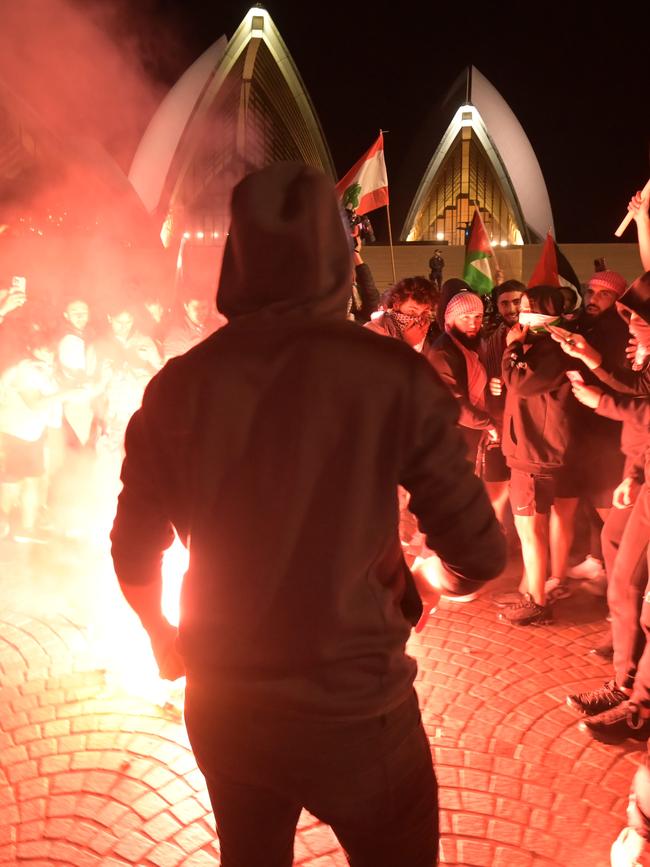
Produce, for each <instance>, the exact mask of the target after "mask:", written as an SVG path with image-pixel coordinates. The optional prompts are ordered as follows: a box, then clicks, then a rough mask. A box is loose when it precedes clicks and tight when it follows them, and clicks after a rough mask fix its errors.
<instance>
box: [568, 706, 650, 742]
mask: <svg viewBox="0 0 650 867" xmlns="http://www.w3.org/2000/svg"><path fill="white" fill-rule="evenodd" d="M578 728H579V729H580V731H583V732H588V733H589V734H590V735H591V736H592V737H593V738H595V739H596V740H597V741H602V742H603V743H619V742H620V741H624V740H626V739H627V738H632V739H633V740H635V741H647V740H648V738H649V737H650V719H640V718H639V715H638V710H637V707H636V705H633V704H632V703H631V702H630V701H622V702H621V703H620V704H617V705H616V707H613V708H612V709H611V710H606V711H603V713H599V714H597V715H596V716H590V717H586V718H585V719H583V720H582V721H581V722H579V723H578Z"/></svg>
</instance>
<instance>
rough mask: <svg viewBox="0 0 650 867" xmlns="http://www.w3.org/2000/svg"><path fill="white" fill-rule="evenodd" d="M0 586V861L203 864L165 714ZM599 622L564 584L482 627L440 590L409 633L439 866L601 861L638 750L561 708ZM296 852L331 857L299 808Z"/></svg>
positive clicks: (154, 866) (175, 733) (205, 856)
mask: <svg viewBox="0 0 650 867" xmlns="http://www.w3.org/2000/svg"><path fill="white" fill-rule="evenodd" d="M0 559H1V558H0ZM0 565H2V568H3V572H4V573H5V574H6V570H7V562H6V561H5V562H4V563H1V564H0ZM41 568H42V565H41ZM7 580H8V579H7V578H6V577H5V576H4V575H3V579H2V582H3V587H2V590H3V591H4V592H0V602H1V603H2V607H1V608H0V864H3V865H4V864H19V865H30V867H49V865H74V867H99V865H102V867H118V865H143V867H177V865H178V867H181V865H182V867H202V865H218V863H219V846H218V841H217V840H216V837H215V834H214V822H213V818H212V814H211V811H210V805H209V801H208V797H207V793H206V790H205V786H204V782H203V778H202V776H201V774H200V773H199V771H198V770H197V769H196V765H195V763H194V760H193V757H192V754H191V752H190V750H189V746H188V742H187V739H186V735H185V731H184V728H183V726H182V723H181V722H180V721H179V719H178V714H174V713H173V711H172V712H170V709H169V708H165V707H161V706H160V705H157V704H156V703H155V702H152V701H151V700H149V699H145V698H142V697H139V696H137V695H134V694H133V693H131V692H129V691H128V690H127V689H125V688H124V687H122V686H120V684H119V683H117V682H115V681H114V679H112V678H111V677H110V675H107V673H106V672H105V671H103V670H101V669H98V668H97V665H96V661H95V654H94V653H93V652H92V648H91V646H90V645H91V643H92V635H91V631H90V630H89V629H88V628H87V624H84V623H81V622H79V619H80V618H79V617H77V618H76V620H75V618H71V617H70V616H68V615H67V614H66V613H65V612H63V613H62V611H52V610H48V611H43V610H38V611H32V610H30V608H31V607H33V606H30V605H29V602H28V600H27V601H26V600H24V599H23V600H22V601H21V600H19V602H20V604H18V605H16V606H13V607H12V604H11V599H12V597H13V598H14V599H15V598H16V593H15V592H11V589H12V584H11V581H9V582H8V585H7ZM507 583H508V582H507V581H504V580H503V579H502V580H501V581H499V582H495V583H494V584H493V585H491V588H490V589H491V590H492V589H495V588H498V587H502V586H505V585H506V584H507ZM509 583H510V585H511V584H512V581H510V582H509ZM7 586H9V588H10V590H9V591H8V590H7ZM13 589H14V590H15V583H14V585H13ZM35 592H36V591H35ZM32 598H33V599H35V598H36V596H34V595H33V594H32ZM604 615H605V606H604V603H603V602H602V601H601V600H596V599H594V598H593V597H591V596H589V595H588V594H587V593H586V592H585V591H584V590H582V589H579V585H576V592H575V594H574V596H573V597H572V598H571V599H568V600H564V601H562V602H560V603H558V604H557V606H556V608H555V616H556V619H555V622H554V623H553V624H552V625H550V626H544V627H532V628H526V629H521V628H520V629H516V628H513V627H510V626H507V625H505V624H501V623H498V622H497V620H496V609H495V608H494V606H493V605H492V604H491V602H490V601H489V597H488V596H484V597H482V598H479V599H477V600H476V601H474V602H472V603H468V604H458V603H453V602H449V601H443V603H442V605H441V608H440V610H439V611H438V613H437V614H436V616H435V617H434V618H433V619H432V620H431V621H430V623H429V625H428V626H427V627H426V629H425V630H424V632H423V633H422V634H421V635H419V636H414V637H413V638H412V640H411V643H410V652H411V653H412V654H413V655H414V656H416V657H417V659H418V663H419V667H420V673H419V677H418V682H417V689H418V693H419V696H420V702H421V706H422V710H423V718H424V722H425V726H426V729H427V733H428V735H429V738H430V743H431V749H432V754H433V758H434V761H435V767H436V773H437V776H438V782H439V785H440V806H441V831H442V839H441V857H440V861H441V863H442V864H456V865H485V867H534V865H562V867H578V865H580V867H584V865H590V867H601V865H602V867H605V865H608V864H609V854H608V853H609V847H610V845H611V842H612V840H613V839H614V838H615V836H616V835H617V833H618V832H619V830H620V828H621V827H622V825H623V824H624V815H625V805H626V801H627V794H628V789H629V783H630V780H631V777H632V775H633V773H634V770H635V767H636V766H637V764H638V763H639V762H640V761H641V760H642V758H643V756H644V753H645V744H638V743H635V742H626V743H624V744H623V745H621V746H605V745H602V744H599V743H596V742H594V741H593V740H592V739H591V738H590V737H589V736H588V735H586V734H583V733H581V732H580V731H578V729H577V728H576V717H575V716H574V714H573V713H572V712H571V711H570V710H569V709H568V708H567V707H566V706H565V704H564V697H565V695H566V694H567V693H568V692H571V691H574V690H577V689H584V688H589V687H595V686H598V685H600V684H601V683H602V682H603V681H604V680H605V679H606V678H607V677H608V676H609V667H608V666H607V665H606V664H604V663H600V662H598V661H596V659H595V658H594V657H593V656H590V655H589V654H588V650H589V648H591V647H592V646H594V644H597V643H599V641H600V640H601V639H602V638H603V636H604V635H605V633H606V624H605V622H604ZM295 863H296V864H298V865H305V867H307V865H308V867H343V865H345V864H346V863H347V862H346V860H345V858H344V856H343V853H342V852H341V850H340V848H339V846H338V844H337V841H336V839H335V838H334V836H333V834H332V833H331V831H330V830H329V828H327V827H324V826H323V825H321V824H320V823H319V822H318V821H316V820H315V819H314V818H313V817H311V816H310V815H308V814H307V813H303V815H302V817H301V821H300V825H299V829H298V833H297V836H296V848H295ZM404 867H408V865H404Z"/></svg>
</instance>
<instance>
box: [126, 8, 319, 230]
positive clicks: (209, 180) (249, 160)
mask: <svg viewBox="0 0 650 867" xmlns="http://www.w3.org/2000/svg"><path fill="white" fill-rule="evenodd" d="M276 160H299V161H301V162H305V163H307V164H309V165H313V166H316V167H318V168H320V169H322V170H324V171H325V172H326V173H327V174H329V175H330V176H331V177H332V179H334V169H333V164H332V159H331V156H330V153H329V149H328V147H327V144H326V142H325V138H324V136H323V132H322V129H321V126H320V123H319V121H318V118H317V116H316V113H315V110H314V108H313V105H312V103H311V100H310V98H309V96H308V94H307V91H306V90H305V86H304V84H303V82H302V80H301V78H300V75H299V73H298V70H297V69H296V66H295V64H294V62H293V60H292V58H291V56H290V54H289V52H288V50H287V47H286V45H285V44H284V42H283V40H282V37H281V36H280V34H279V32H278V30H277V28H276V27H275V24H274V23H273V20H272V19H271V17H270V15H269V14H268V12H267V11H266V10H265V9H263V8H261V7H254V8H252V9H251V10H249V12H248V13H247V15H246V17H245V18H244V20H243V21H242V23H241V25H240V26H239V28H238V29H237V31H236V32H235V34H234V35H233V37H232V38H231V39H230V40H229V41H226V39H225V37H221V39H219V40H218V41H217V42H215V43H214V45H212V46H211V47H210V48H208V50H207V51H206V52H204V54H203V55H201V57H199V58H198V60H196V61H195V63H194V64H193V65H192V66H191V67H190V68H189V69H188V70H187V71H186V72H185V74H184V75H183V76H182V77H181V79H180V80H179V81H178V82H177V83H176V85H175V86H174V87H173V88H172V90H171V91H170V92H169V93H168V95H167V96H166V98H165V99H164V100H163V102H162V104H161V105H160V107H159V109H158V111H157V112H156V115H155V116H154V117H153V118H152V120H151V122H150V124H149V127H148V129H147V131H146V133H145V135H144V137H143V139H142V141H141V143H140V146H139V148H138V150H137V152H136V155H135V157H134V159H133V163H132V166H131V170H130V172H129V178H130V180H131V183H132V184H133V186H134V187H135V189H136V190H137V192H138V194H139V196H140V198H141V199H142V201H143V203H144V204H145V206H146V207H147V209H148V210H149V212H150V213H152V214H154V215H155V216H156V217H157V219H158V220H159V222H160V226H161V230H162V238H163V243H165V244H166V245H167V244H169V243H171V240H172V238H174V239H176V240H177V239H178V238H179V237H181V236H182V235H183V234H187V233H189V234H190V235H191V236H192V237H193V238H201V239H205V240H206V241H210V240H212V239H217V238H219V237H221V236H222V233H223V232H225V231H226V228H227V223H228V201H229V197H230V193H231V190H232V188H233V186H234V185H235V184H236V183H237V181H238V180H239V179H240V178H241V177H243V175H244V174H246V173H247V172H248V171H250V170H252V169H254V168H259V167H261V166H264V165H267V164H269V163H271V162H274V161H276Z"/></svg>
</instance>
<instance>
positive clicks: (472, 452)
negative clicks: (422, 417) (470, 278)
mask: <svg viewBox="0 0 650 867" xmlns="http://www.w3.org/2000/svg"><path fill="white" fill-rule="evenodd" d="M444 323H445V333H444V334H443V335H442V336H441V337H439V338H438V340H436V342H435V344H434V346H433V349H432V350H431V352H430V353H429V360H430V361H431V364H432V365H433V366H434V368H435V370H436V371H437V372H438V375H439V376H440V378H441V379H442V381H443V382H444V383H445V385H446V386H447V388H448V389H449V391H450V392H451V393H452V395H453V396H454V397H455V398H456V400H457V402H458V406H459V409H460V416H459V419H458V424H459V425H460V427H461V430H462V433H463V436H464V437H465V442H466V443H467V457H468V460H469V461H470V462H471V463H472V464H473V465H474V466H476V460H477V456H478V452H479V446H480V444H481V442H482V441H483V440H484V439H485V438H486V437H487V438H488V439H489V440H492V441H493V442H496V441H497V440H498V438H499V435H498V433H497V428H496V424H495V421H494V419H493V418H492V416H491V415H490V414H489V413H488V411H487V409H486V398H485V387H486V385H487V374H486V372H485V367H484V366H483V364H482V362H481V360H480V358H479V354H478V353H479V349H480V344H481V338H480V331H481V325H482V323H483V302H482V301H481V299H480V298H479V297H478V295H475V294H474V293H473V292H467V291H466V292H459V293H458V294H457V295H454V296H453V298H451V300H450V301H449V303H448V304H447V308H446V310H445V316H444Z"/></svg>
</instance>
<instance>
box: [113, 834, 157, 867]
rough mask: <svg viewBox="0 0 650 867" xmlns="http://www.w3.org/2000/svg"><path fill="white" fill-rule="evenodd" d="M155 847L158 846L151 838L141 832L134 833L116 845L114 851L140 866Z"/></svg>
mask: <svg viewBox="0 0 650 867" xmlns="http://www.w3.org/2000/svg"><path fill="white" fill-rule="evenodd" d="M155 846H156V844H155V843H154V841H153V840H151V839H150V838H149V837H145V836H144V834H141V833H140V832H139V831H132V832H131V833H130V834H127V835H126V836H125V837H123V838H122V839H121V840H119V841H118V842H117V843H115V846H114V850H113V851H114V853H115V854H116V855H121V856H122V857H123V858H125V859H126V860H127V861H130V862H131V863H133V864H140V863H141V862H142V861H143V860H144V858H145V856H146V855H147V854H148V853H149V852H151V850H152V849H153V848H154V847H155Z"/></svg>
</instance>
